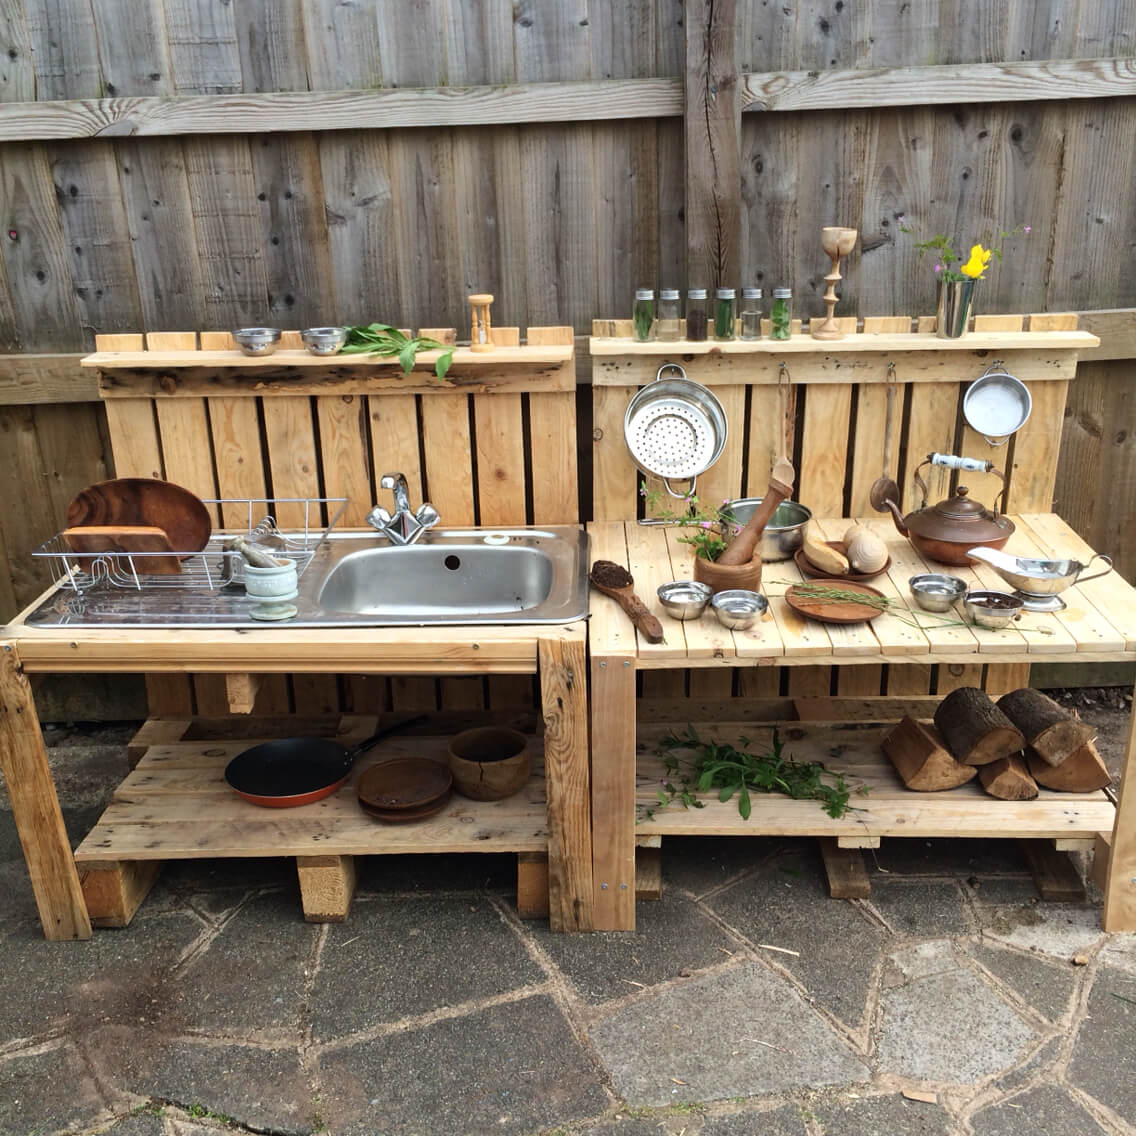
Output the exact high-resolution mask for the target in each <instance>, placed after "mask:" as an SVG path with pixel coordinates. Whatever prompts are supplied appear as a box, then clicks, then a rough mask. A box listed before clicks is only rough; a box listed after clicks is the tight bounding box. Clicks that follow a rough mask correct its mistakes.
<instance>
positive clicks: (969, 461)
mask: <svg viewBox="0 0 1136 1136" xmlns="http://www.w3.org/2000/svg"><path fill="white" fill-rule="evenodd" d="M925 465H938V466H942V467H944V468H945V469H966V470H970V471H971V472H972V473H992V474H993V475H994V476H995V477H996V478H998V480H999V481H1001V483H1002V488H1001V490H1000V491H999V492H998V493H997V494H995V496H994V509H993V513H994V516H998V498H999V497H1001V498H1002V509H1005V508H1006V488H1007V486H1006V475H1005V474H1004V473H1003V472H1002V471H1001V470H1000V469H995V468H994V463H993V462H990V461H984V460H983V459H982V458H963V457H958V456H956V455H955V454H928V455H927V456H926V457H925V458H924V459H923V460H922V461H921V462H920V463H919V465H918V466H917V467H916V469H915V475H914V481H915V484H916V485H918V486H919V491H920V493H922V494H923V505H922V508H924V509H925V508H927V493H928V489H927V483H926V482H925V481H924V480H923V478H922V476H921V474H920V472H919V471H920V470H921V469H922V468H923V467H924V466H925ZM1089 563H1090V564H1091V563H1092V561H1090V562H1089Z"/></svg>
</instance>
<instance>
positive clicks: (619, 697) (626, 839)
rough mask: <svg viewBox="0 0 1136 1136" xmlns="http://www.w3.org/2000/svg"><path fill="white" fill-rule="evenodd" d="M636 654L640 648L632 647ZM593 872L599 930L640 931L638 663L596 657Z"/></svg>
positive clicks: (616, 657)
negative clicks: (637, 910)
mask: <svg viewBox="0 0 1136 1136" xmlns="http://www.w3.org/2000/svg"><path fill="white" fill-rule="evenodd" d="M632 642H633V641H632ZM632 649H634V647H632ZM591 711H592V737H593V738H594V739H597V741H598V739H602V745H600V744H597V746H596V748H595V751H594V753H593V754H592V872H593V883H594V894H595V903H596V913H595V926H596V930H597V931H633V930H634V929H635V888H636V865H635V659H634V657H633V656H632V655H613V656H607V657H605V658H599V657H597V656H595V655H593V656H592V705H591Z"/></svg>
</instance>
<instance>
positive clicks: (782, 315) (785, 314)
mask: <svg viewBox="0 0 1136 1136" xmlns="http://www.w3.org/2000/svg"><path fill="white" fill-rule="evenodd" d="M769 322H770V323H771V324H772V325H773V328H772V330H771V331H770V337H771V338H772V339H788V338H789V326H790V324H791V323H792V322H793V290H792V288H774V289H773V307H772V308H771V309H770V312H769Z"/></svg>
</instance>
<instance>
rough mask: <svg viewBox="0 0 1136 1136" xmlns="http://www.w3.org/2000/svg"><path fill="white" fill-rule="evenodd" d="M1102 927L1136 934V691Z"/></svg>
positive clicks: (1109, 860) (1114, 825)
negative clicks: (1135, 932)
mask: <svg viewBox="0 0 1136 1136" xmlns="http://www.w3.org/2000/svg"><path fill="white" fill-rule="evenodd" d="M1103 924H1104V929H1105V930H1106V931H1136V691H1134V699H1133V713H1132V715H1130V716H1129V719H1128V744H1127V746H1126V747H1125V750H1124V766H1123V768H1122V769H1121V773H1120V799H1119V800H1118V801H1117V802H1116V820H1115V821H1114V822H1113V827H1112V849H1111V851H1110V853H1109V857H1108V876H1107V878H1106V883H1105V889H1104V917H1103Z"/></svg>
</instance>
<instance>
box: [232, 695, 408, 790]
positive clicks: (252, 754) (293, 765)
mask: <svg viewBox="0 0 1136 1136" xmlns="http://www.w3.org/2000/svg"><path fill="white" fill-rule="evenodd" d="M424 717H425V715H424V714H419V715H418V716H417V717H415V718H407V719H405V720H404V721H402V722H397V723H395V724H394V725H391V726H386V727H384V728H383V729H381V730H379V731H378V733H375V734H372V735H371V736H370V737H369V738H366V739H364V740H363V741H361V742H360V743H359V744H358V745H356V746H352V747H351V748H350V749H348V748H347V746H345V745H342V744H340V743H339V742H337V741H332V740H331V739H330V738H277V739H275V740H273V741H270V742H261V744H260V745H258V746H253V747H252V749H246V750H243V751H242V752H241V753H238V754H237V756H236V757H234V758H233V760H232V761H230V762H229V764H228V765H226V766H225V780H226V781H227V782H228V783H229V785H230V786H231V787H232V788H233V789H235V790H236V792H238V793H239V794H240V795H241V796H242V797H244V799H245V800H246V801H251V802H252V804H254V805H260V806H262V807H263V808H267V809H291V808H295V807H296V806H297V805H309V804H311V803H312V802H313V801H319V800H322V799H323V798H324V797H330V796H331V794H332V793H334V792H335V791H336V789H338V788H339V787H340V785H342V784H343V782H344V781H346V780H347V777H348V774H350V772H351V767H352V765H354V764H355V759H356V758H357V757H358V756H359V755H360V754H361V753H366V751H367V750H369V749H370V748H371V746H373V745H374V744H375V743H376V742H377V741H380V740H381V739H382V738H385V737H387V735H388V734H394V733H398V731H399V730H404V729H406V727H407V726H410V725H412V724H413V723H415V722H420V721H421V720H422V719H423V718H424Z"/></svg>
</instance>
